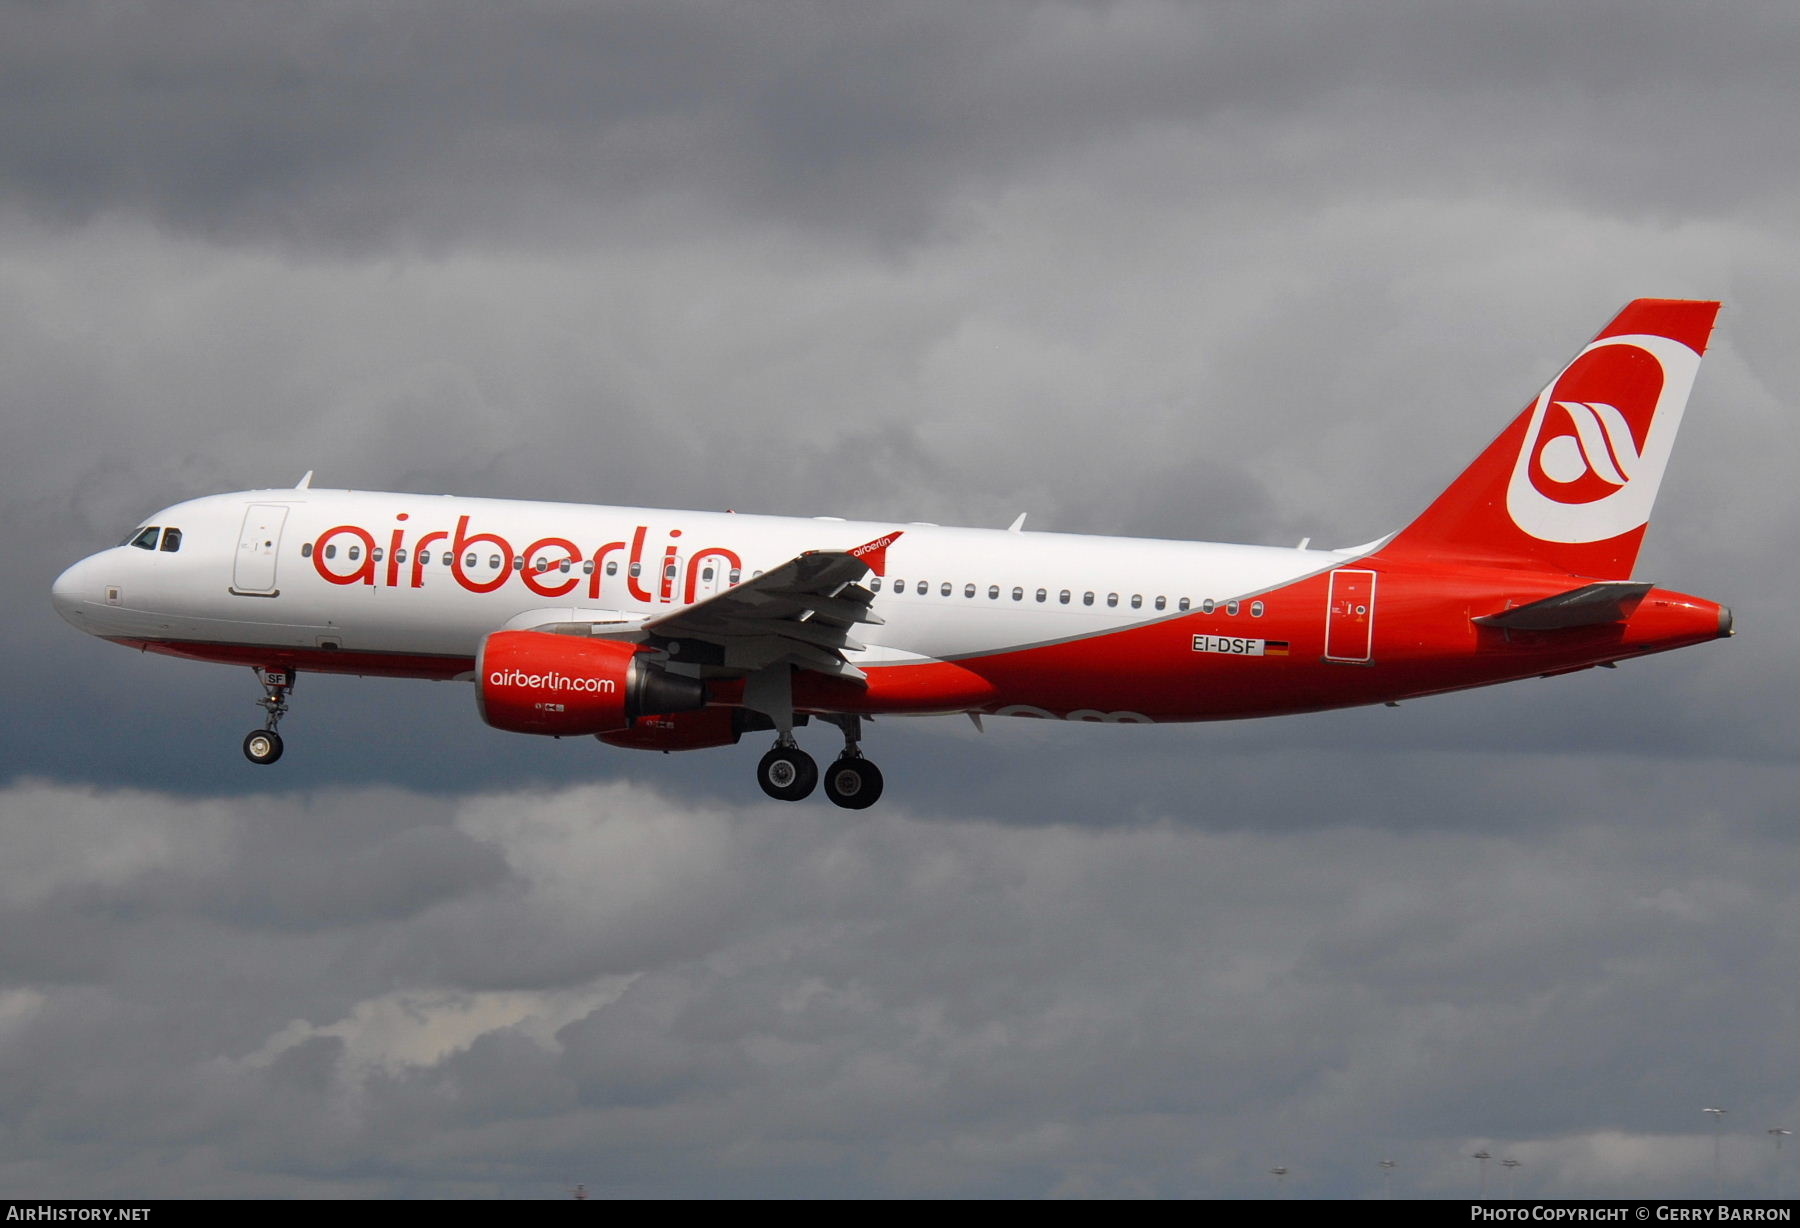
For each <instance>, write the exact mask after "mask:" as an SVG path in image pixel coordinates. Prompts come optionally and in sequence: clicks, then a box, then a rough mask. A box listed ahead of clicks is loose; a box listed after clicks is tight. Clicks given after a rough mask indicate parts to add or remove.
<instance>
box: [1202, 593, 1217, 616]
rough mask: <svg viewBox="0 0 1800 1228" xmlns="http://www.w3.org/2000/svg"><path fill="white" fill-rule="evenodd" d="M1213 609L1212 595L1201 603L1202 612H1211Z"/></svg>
mask: <svg viewBox="0 0 1800 1228" xmlns="http://www.w3.org/2000/svg"><path fill="white" fill-rule="evenodd" d="M1213 609H1214V606H1213V599H1212V598H1211V597H1208V598H1207V599H1206V600H1205V601H1202V602H1201V603H1200V612H1201V613H1202V614H1211V613H1212V612H1213Z"/></svg>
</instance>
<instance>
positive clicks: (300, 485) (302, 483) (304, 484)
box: [294, 469, 313, 490]
mask: <svg viewBox="0 0 1800 1228" xmlns="http://www.w3.org/2000/svg"><path fill="white" fill-rule="evenodd" d="M312 475H313V471H312V470H311V469H308V470H307V471H306V476H305V477H303V478H301V479H300V480H299V481H298V482H295V483H294V489H295V490H311V489H312Z"/></svg>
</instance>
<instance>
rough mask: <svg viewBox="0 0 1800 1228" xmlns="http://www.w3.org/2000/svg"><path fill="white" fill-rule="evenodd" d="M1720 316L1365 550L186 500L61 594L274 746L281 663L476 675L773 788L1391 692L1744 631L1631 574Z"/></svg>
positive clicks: (451, 507)
mask: <svg viewBox="0 0 1800 1228" xmlns="http://www.w3.org/2000/svg"><path fill="white" fill-rule="evenodd" d="M1718 308H1719V305H1718V304H1717V303H1711V302H1686V301H1678V300H1669V299H1640V300H1638V301H1636V302H1633V303H1631V304H1630V305H1628V306H1627V307H1626V308H1625V309H1624V310H1623V311H1621V312H1620V313H1619V315H1618V317H1617V318H1616V319H1614V320H1613V322H1612V323H1611V324H1609V325H1607V327H1606V328H1605V329H1604V330H1603V331H1602V332H1601V333H1600V335H1599V336H1598V337H1597V338H1596V339H1595V340H1594V341H1593V342H1591V343H1590V344H1589V345H1588V346H1587V347H1586V348H1584V349H1583V350H1582V351H1581V352H1580V353H1579V354H1577V355H1576V356H1575V358H1574V360H1573V361H1571V362H1570V363H1569V364H1568V366H1566V367H1564V368H1563V369H1562V371H1561V372H1560V373H1559V374H1558V375H1557V376H1556V378H1554V379H1552V380H1551V381H1550V383H1549V385H1548V386H1547V387H1546V388H1545V389H1544V390H1543V392H1542V393H1541V394H1540V395H1539V396H1538V397H1537V399H1536V400H1534V401H1533V402H1532V403H1531V404H1530V405H1529V406H1528V407H1527V408H1526V409H1525V411H1524V412H1523V413H1521V414H1520V415H1519V417H1518V418H1516V419H1514V421H1513V423H1512V425H1510V426H1509V427H1507V429H1506V430H1505V431H1504V432H1503V433H1502V434H1501V435H1500V437H1499V438H1498V439H1497V440H1495V441H1494V443H1493V444H1491V445H1490V446H1489V447H1488V449H1487V450H1486V451H1485V452H1483V453H1482V454H1481V455H1480V456H1479V457H1477V458H1476V460H1475V463H1474V464H1473V465H1471V466H1470V467H1469V468H1468V469H1467V470H1466V471H1465V472H1464V473H1463V474H1462V476H1460V477H1459V478H1457V479H1456V481H1455V482H1454V483H1452V484H1451V486H1450V488H1449V489H1448V490H1446V491H1445V492H1444V493H1443V494H1441V495H1440V496H1438V498H1437V500H1436V501H1435V502H1433V503H1432V504H1431V506H1430V507H1428V508H1427V509H1426V510H1425V512H1424V514H1423V515H1421V516H1420V517H1419V518H1418V519H1417V520H1415V521H1413V522H1412V524H1410V525H1408V526H1407V527H1406V528H1404V529H1402V530H1401V531H1400V532H1398V533H1395V534H1393V535H1392V536H1390V537H1386V538H1383V539H1381V540H1379V541H1376V542H1373V543H1371V544H1369V545H1366V546H1359V547H1356V548H1354V549H1349V550H1312V549H1307V548H1306V544H1305V543H1302V544H1301V545H1300V546H1299V547H1297V548H1294V549H1278V548H1271V547H1264V546H1230V545H1215V544H1210V543H1203V542H1176V541H1146V540H1137V539H1129V538H1113V537H1077V536H1069V535H1064V534H1054V533H1027V532H1024V531H1023V521H1024V517H1023V516H1021V517H1020V518H1019V520H1018V521H1016V522H1014V524H1013V525H1012V527H1011V528H1010V529H1003V530H991V529H959V528H941V527H939V526H936V525H917V524H915V525H894V524H884V523H860V524H859V523H853V522H848V521H843V520H836V519H832V518H819V519H813V520H805V519H791V518H786V517H775V516H749V515H736V514H733V513H729V512H724V513H721V512H682V511H659V510H652V509H645V508H621V507H586V506H578V505H573V504H563V503H535V502H514V501H502V500H493V499H462V498H452V497H448V496H441V495H402V494H371V493H365V492H361V491H348V490H316V489H313V488H312V487H311V485H310V479H311V477H312V475H311V474H310V473H309V474H308V475H307V476H306V477H305V478H303V479H301V481H300V484H299V485H298V486H297V487H294V488H293V489H281V490H254V491H244V492H239V493H237V494H226V495H212V496H209V497H206V498H202V499H195V500H192V501H190V502H186V503H179V504H176V505H175V506H174V507H171V508H167V509H166V510H164V511H161V512H158V513H156V514H155V515H154V516H151V517H150V518H149V519H148V520H147V521H145V522H144V523H143V524H142V525H140V526H138V527H137V528H135V529H133V530H132V531H131V532H130V533H129V534H127V535H126V537H125V540H124V542H123V543H122V544H120V545H118V546H115V547H113V548H112V549H109V550H103V551H101V552H100V553H98V554H95V555H93V556H91V557H89V558H86V559H83V560H82V561H81V562H79V563H76V564H75V565H74V566H73V567H71V568H69V569H68V570H67V571H66V572H64V573H63V574H62V576H61V577H60V578H59V579H58V580H57V581H56V585H55V593H54V597H55V602H56V606H57V609H58V610H59V611H61V613H62V615H63V616H64V617H65V618H67V619H68V620H69V621H70V622H72V623H73V624H75V625H76V626H77V627H80V628H81V629H82V630H84V631H88V632H91V633H92V634H94V635H98V636H101V637H103V638H105V639H109V640H112V641H114V642H115V643H119V644H124V645H127V646H129V647H132V648H138V649H143V650H146V651H150V652H160V653H167V654H169V655H172V656H178V657H188V658H192V659H194V660H199V661H217V662H224V663H227V664H235V665H248V666H252V667H254V668H255V669H256V671H257V673H258V676H259V679H260V682H261V685H262V688H263V692H264V693H263V697H262V699H261V700H260V701H259V702H260V703H261V705H262V707H263V708H264V710H265V711H266V713H267V716H266V719H265V721H264V723H263V725H262V726H261V727H260V728H258V729H256V730H253V731H252V732H251V733H250V734H249V735H248V736H247V737H246V738H245V739H244V753H245V755H246V756H248V757H249V758H250V760H251V761H252V762H254V763H260V764H268V763H273V762H275V761H276V760H277V759H279V758H280V757H281V752H282V740H281V736H280V735H279V734H278V733H277V732H276V727H277V725H278V723H279V722H280V720H281V718H282V716H283V715H284V714H285V713H286V712H287V709H288V698H289V695H290V693H291V692H292V690H293V687H294V679H295V676H296V675H297V674H299V673H303V672H305V671H307V670H319V671H323V672H327V673H342V674H363V675H390V676H400V677H408V678H431V679H459V680H467V681H471V682H473V683H474V690H475V702H476V704H477V705H478V707H479V709H480V712H481V716H482V718H483V719H484V720H486V721H487V723H488V724H490V725H493V726H495V727H497V728H500V729H505V730H511V731H513V732H517V733H533V734H548V735H550V736H553V737H570V736H585V735H593V736H595V737H598V738H599V739H600V740H601V741H602V742H606V743H608V744H610V745H613V746H622V747H631V748H634V749H638V750H660V751H674V750H695V749H699V748H702V747H710V746H726V745H731V744H734V743H736V742H737V741H738V740H739V738H740V737H742V736H743V735H744V734H745V733H747V732H751V731H754V730H767V731H771V732H773V734H774V735H775V744H774V747H773V749H771V750H770V751H769V752H768V753H767V754H766V755H764V756H763V757H762V760H761V762H760V764H759V765H758V767H757V773H756V775H757V782H758V783H759V784H760V785H761V786H762V789H763V791H764V792H765V793H767V794H768V795H769V796H771V797H774V798H778V799H781V800H784V801H797V800H799V799H800V798H803V797H806V796H807V795H808V794H809V793H811V792H812V790H813V788H814V785H815V784H816V783H817V781H818V778H819V771H818V767H817V765H816V764H815V762H814V761H813V759H812V758H811V757H810V756H808V755H807V754H806V753H805V752H804V751H802V750H800V749H799V747H798V745H797V744H796V742H795V739H794V730H795V728H796V727H797V726H802V725H805V724H807V723H808V722H809V719H817V720H820V721H823V722H825V723H828V724H831V725H834V726H836V727H837V728H838V730H840V731H841V732H842V734H843V738H844V747H843V750H842V751H841V752H840V753H839V755H838V757H837V759H836V760H835V762H834V763H833V764H832V766H831V768H830V769H829V770H828V771H827V772H826V773H825V792H826V795H827V796H828V797H830V799H831V800H832V801H833V802H835V803H836V804H838V805H839V806H845V807H850V808H853V809H860V808H862V807H865V806H868V805H871V804H872V803H873V802H874V801H875V800H876V798H877V797H879V796H880V794H881V789H882V778H881V773H880V772H879V771H878V770H877V769H876V767H875V765H874V764H873V763H871V762H870V761H869V760H867V759H865V758H863V756H862V752H861V749H860V741H861V737H862V721H863V718H865V717H872V716H877V715H881V714H887V713H967V714H970V715H971V716H973V717H974V718H975V720H976V723H977V724H979V723H980V717H982V716H984V715H987V716H1034V717H1051V718H1059V719H1062V720H1074V721H1113V722H1134V723H1151V722H1159V721H1204V720H1222V719H1228V718H1235V717H1249V716H1274V715H1280V714H1284V713H1292V712H1312V711H1317V710H1320V709H1325V708H1340V707H1349V706H1352V705H1357V704H1372V703H1382V702H1389V703H1391V702H1395V701H1398V700H1403V699H1410V698H1413V697H1416V696H1421V695H1431V694H1436V693H1438V692H1443V691H1454V690H1460V689H1462V688H1465V687H1477V686H1485V685H1488V684H1489V683H1495V682H1506V681H1510V680H1512V679H1516V678H1529V677H1537V676H1541V675H1549V674H1557V673H1563V672H1566V671H1570V670H1578V669H1585V668H1588V667H1590V666H1595V665H1610V664H1612V663H1613V662H1615V661H1620V660H1623V659H1625V658H1627V657H1638V656H1644V655H1646V654H1649V653H1654V652H1664V651H1667V650H1669V649H1672V648H1681V647H1684V646H1686V645H1689V644H1697V643H1700V642H1701V641H1703V640H1711V639H1716V638H1719V637H1721V636H1726V635H1729V634H1730V633H1731V614H1730V612H1729V611H1728V610H1726V609H1725V608H1724V607H1723V606H1720V605H1717V604H1715V603H1714V602H1711V601H1707V600H1704V599H1702V598H1698V597H1689V596H1685V595H1683V594H1681V593H1675V592H1669V591H1667V590H1664V589H1660V588H1656V587H1655V586H1653V585H1651V584H1649V583H1646V582H1642V581H1635V580H1632V579H1631V572H1632V567H1633V564H1634V562H1635V561H1636V558H1637V553H1638V547H1639V544H1640V543H1641V542H1642V540H1643V536H1644V529H1645V526H1646V525H1647V523H1648V521H1649V518H1650V507H1651V503H1652V501H1653V500H1654V498H1655V496H1656V490H1657V486H1658V484H1659V483H1660V481H1661V479H1662V475H1663V469H1664V466H1665V465H1666V463H1667V462H1668V459H1669V451H1670V448H1671V447H1672V445H1673V444H1674V441H1675V433H1676V429H1677V427H1678V426H1679V425H1680V422H1681V416H1682V412H1683V409H1684V408H1685V406H1686V404H1687V399H1688V392H1689V389H1690V388H1691V387H1692V385H1693V381H1694V375H1695V372H1696V370H1697V369H1698V366H1699V362H1700V356H1701V354H1702V353H1703V352H1704V351H1705V349H1706V344H1707V340H1708V337H1709V336H1710V335H1711V332H1712V327H1713V320H1714V318H1715V316H1716V314H1717V312H1718Z"/></svg>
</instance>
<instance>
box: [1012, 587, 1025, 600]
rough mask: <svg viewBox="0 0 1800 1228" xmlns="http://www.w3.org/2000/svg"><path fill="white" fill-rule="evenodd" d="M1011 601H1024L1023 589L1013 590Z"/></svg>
mask: <svg viewBox="0 0 1800 1228" xmlns="http://www.w3.org/2000/svg"><path fill="white" fill-rule="evenodd" d="M1013 600H1014V601H1023V600H1025V590H1024V589H1022V588H1015V589H1013Z"/></svg>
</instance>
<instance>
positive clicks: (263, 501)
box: [55, 489, 1346, 673]
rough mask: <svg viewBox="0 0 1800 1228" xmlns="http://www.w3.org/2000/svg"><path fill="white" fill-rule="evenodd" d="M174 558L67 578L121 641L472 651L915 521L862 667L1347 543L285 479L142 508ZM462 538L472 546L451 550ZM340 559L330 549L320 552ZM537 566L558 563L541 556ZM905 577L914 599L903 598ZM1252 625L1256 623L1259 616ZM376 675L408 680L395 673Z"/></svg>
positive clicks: (1257, 571) (1155, 615) (95, 625)
mask: <svg viewBox="0 0 1800 1228" xmlns="http://www.w3.org/2000/svg"><path fill="white" fill-rule="evenodd" d="M144 524H145V526H156V527H162V528H169V527H173V528H177V529H179V530H180V540H179V547H178V549H176V550H174V551H167V550H163V549H143V548H139V547H134V546H132V545H129V544H128V545H123V546H118V547H114V548H112V549H109V550H105V551H102V552H100V553H99V554H96V555H93V556H91V557H90V558H87V559H84V560H82V561H81V562H80V563H77V564H76V565H75V566H74V567H71V568H70V569H69V570H68V572H66V573H65V574H64V575H63V577H62V578H61V579H59V580H58V582H57V585H56V590H55V593H56V601H57V604H58V607H59V609H61V610H62V611H63V612H64V614H65V616H67V617H69V618H70V621H72V622H75V623H76V624H77V625H78V626H80V627H82V628H83V629H84V630H87V631H90V632H92V633H93V634H96V635H101V636H105V637H107V638H112V639H123V640H141V639H151V640H156V641H163V642H166V641H185V642H191V643H194V644H196V645H206V644H219V645H241V646H246V647H248V646H266V647H270V648H288V647H292V648H299V649H315V648H321V647H328V648H331V649H333V650H337V651H342V652H345V653H351V654H364V653H367V654H375V655H380V656H387V655H396V654H398V655H405V656H419V657H443V658H458V659H462V660H469V659H472V658H473V656H474V654H475V652H476V649H477V647H478V645H479V643H480V641H481V639H482V637H483V636H485V635H487V634H488V633H490V632H492V631H494V630H496V629H499V628H502V627H505V626H508V625H509V624H511V625H528V624H531V623H534V622H540V623H541V622H545V621H554V620H555V619H554V618H553V617H552V616H551V615H550V612H553V611H573V612H574V613H573V614H571V615H570V616H569V620H570V621H578V620H580V619H582V618H584V617H588V616H591V615H592V614H593V613H594V612H596V611H612V612H616V613H617V614H618V615H622V616H623V617H624V618H626V619H628V620H635V619H639V618H643V617H650V616H655V615H658V614H665V613H668V612H669V611H670V610H672V609H675V608H678V607H680V606H682V605H686V604H690V603H691V602H692V601H697V600H702V599H704V598H705V597H707V596H709V595H711V594H712V593H714V592H717V591H720V590H722V589H723V588H725V587H728V586H730V584H731V583H732V580H733V573H734V572H735V573H736V575H737V577H739V578H742V579H748V578H750V577H752V576H754V575H756V574H758V573H760V572H762V571H764V570H767V569H771V568H774V567H776V566H778V565H780V564H781V563H783V562H785V561H787V560H788V559H791V558H793V557H795V556H796V555H799V554H802V553H805V552H807V551H816V550H840V549H847V548H850V547H853V546H855V545H857V544H859V543H862V542H866V541H868V540H870V539H872V538H875V537H878V536H880V535H883V534H887V533H892V532H894V531H896V530H897V529H898V530H900V534H899V536H898V538H897V539H896V540H895V541H894V542H893V544H892V545H891V546H890V547H889V548H888V550H887V557H886V566H885V568H884V569H883V570H884V571H885V576H884V577H879V578H874V579H871V580H870V581H868V583H869V585H870V586H871V587H879V596H878V598H877V600H876V604H875V609H876V610H877V611H878V612H879V614H880V616H881V618H882V619H883V620H884V624H885V625H882V626H880V627H870V628H867V629H866V630H867V634H866V637H865V639H864V642H865V643H866V644H867V648H866V650H864V651H862V652H858V653H854V654H852V655H853V659H856V660H857V661H858V663H864V664H880V663H883V662H887V661H894V662H899V661H904V660H916V659H918V658H921V657H923V658H938V659H956V658H959V657H966V656H972V655H981V654H987V653H992V652H995V651H1002V650H1006V649H1009V648H1015V647H1024V646H1028V645H1034V644H1043V643H1047V642H1053V641H1058V640H1064V639H1069V638H1073V637H1080V636H1091V635H1095V634H1099V633H1103V632H1106V631H1108V630H1112V629H1116V628H1124V627H1130V626H1134V625H1139V624H1143V623H1148V622H1151V621H1154V620H1158V619H1168V618H1172V617H1175V616H1177V615H1178V614H1180V613H1181V612H1183V611H1185V610H1188V609H1190V608H1191V609H1196V610H1197V609H1199V608H1201V606H1202V603H1203V602H1208V601H1210V602H1214V603H1217V605H1218V606H1219V607H1220V609H1221V613H1222V612H1223V607H1224V606H1225V605H1226V604H1227V603H1228V602H1231V601H1238V600H1241V601H1242V602H1243V608H1242V609H1241V610H1234V611H1233V615H1232V618H1233V621H1234V622H1241V624H1242V625H1243V627H1244V631H1243V634H1252V633H1253V631H1254V628H1253V627H1252V623H1253V616H1252V614H1251V612H1250V599H1251V598H1253V597H1254V596H1255V595H1257V594H1260V593H1264V592H1267V591H1269V590H1271V589H1274V588H1276V587H1278V586H1280V585H1282V584H1285V583H1288V582H1291V581H1293V580H1294V579H1296V578H1298V577H1302V576H1306V575H1310V574H1314V573H1317V572H1320V571H1324V570H1327V569H1329V568H1331V567H1333V566H1334V565H1339V564H1342V563H1343V561H1344V559H1345V558H1346V555H1345V554H1337V553H1332V552H1328V551H1317V550H1299V549H1277V548H1269V547H1257V546H1237V545H1219V544H1212V543H1195V542H1175V541H1159V540H1144V539H1136V538H1116V537H1085V536H1075V535H1068V534H1056V533H1024V532H1011V531H1007V530H997V529H969V528H945V527H940V526H936V525H922V524H909V525H896V524H894V523H891V522H856V521H845V520H837V519H827V518H820V519H800V518H790V517H776V516H754V515H738V514H734V513H719V512H696V511H671V510H664V509H654V508H621V507H593V506H585V505H579V504H568V503H542V502H527V501H513V500H495V499H468V498H458V497H452V496H441V495H403V494H387V493H372V492H361V491H335V490H314V489H278V490H260V491H245V492H239V493H234V494H223V495H213V496H209V497H206V498H202V499H195V500H191V501H189V502H185V503H180V504H177V505H175V506H173V507H170V508H168V509H166V510H164V511H162V512H159V513H157V514H156V515H155V516H152V517H150V518H148V519H147V520H146V521H145V522H144ZM459 545H460V548H457V547H458V546H459ZM328 555H329V557H327V556H328ZM540 566H542V567H543V569H542V570H540ZM902 590H903V591H902ZM1255 617H1256V618H1260V617H1261V612H1260V611H1259V612H1258V613H1257V615H1256V616H1255ZM370 672H382V673H388V672H406V671H404V670H398V671H397V670H392V669H387V668H382V669H371V671H370Z"/></svg>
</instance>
